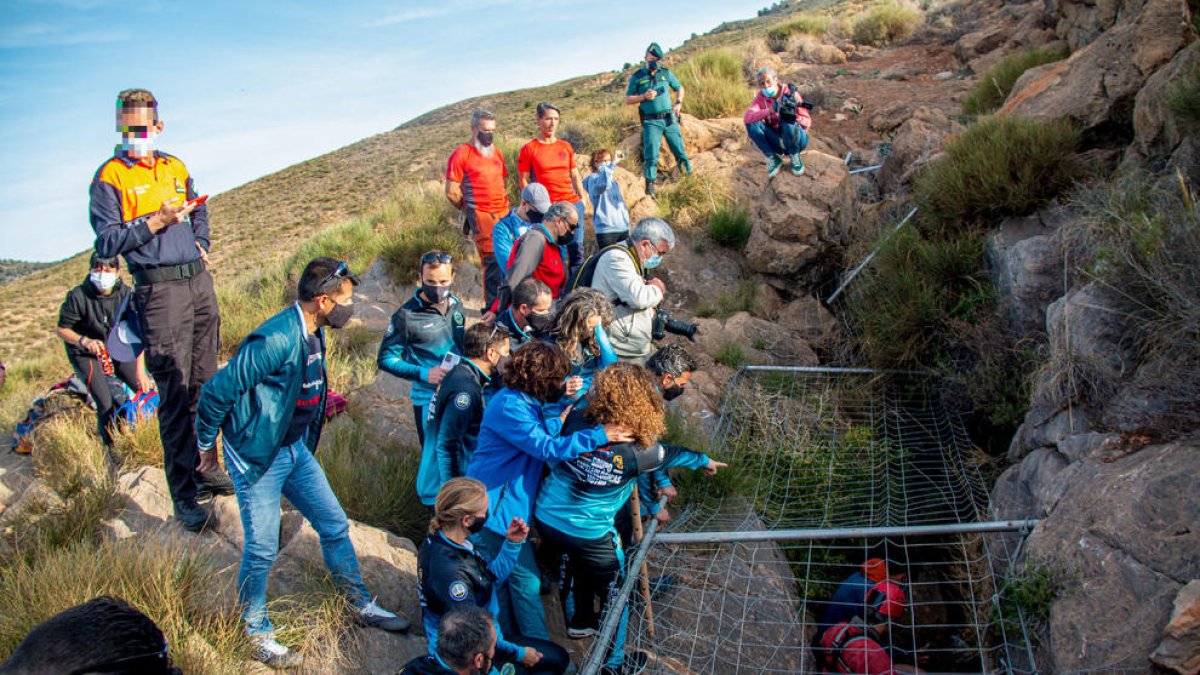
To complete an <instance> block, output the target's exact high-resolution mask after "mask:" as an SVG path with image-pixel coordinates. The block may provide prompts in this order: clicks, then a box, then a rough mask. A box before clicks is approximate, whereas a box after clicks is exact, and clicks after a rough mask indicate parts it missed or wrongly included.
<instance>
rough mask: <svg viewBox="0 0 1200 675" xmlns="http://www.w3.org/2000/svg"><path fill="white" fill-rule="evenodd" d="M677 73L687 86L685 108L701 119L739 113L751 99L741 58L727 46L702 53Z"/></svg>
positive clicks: (684, 63) (686, 62) (683, 65)
mask: <svg viewBox="0 0 1200 675" xmlns="http://www.w3.org/2000/svg"><path fill="white" fill-rule="evenodd" d="M675 74H676V76H677V77H679V81H680V82H681V83H682V84H683V86H684V87H685V88H686V89H687V100H686V101H685V102H684V110H686V111H687V112H688V113H690V114H692V115H695V116H696V117H699V118H701V119H710V118H713V117H732V116H735V115H740V114H741V113H742V111H743V110H745V109H746V105H747V104H748V103H749V102H750V91H749V89H748V87H747V85H746V80H745V79H743V77H742V60H741V58H740V57H739V56H738V55H737V54H735V53H733V52H732V51H730V50H728V49H712V50H709V51H706V52H701V53H699V54H697V55H695V56H693V57H692V58H690V59H688V60H687V61H684V62H683V63H682V64H681V65H680V66H679V69H678V70H677V71H676V72H675Z"/></svg>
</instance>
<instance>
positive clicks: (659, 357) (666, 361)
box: [646, 344, 696, 377]
mask: <svg viewBox="0 0 1200 675" xmlns="http://www.w3.org/2000/svg"><path fill="white" fill-rule="evenodd" d="M646 368H648V369H649V370H650V372H652V373H654V374H655V375H657V376H659V377H661V376H663V375H670V376H671V377H680V376H682V375H683V374H684V373H691V372H695V370H696V357H694V356H692V355H691V354H690V353H688V350H686V349H684V348H683V347H682V346H680V345H677V344H671V345H667V346H666V347H662V348H660V349H659V350H658V351H656V352H654V354H653V355H651V356H650V358H648V359H646Z"/></svg>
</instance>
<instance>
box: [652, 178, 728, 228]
mask: <svg viewBox="0 0 1200 675" xmlns="http://www.w3.org/2000/svg"><path fill="white" fill-rule="evenodd" d="M729 200H730V197H729V192H728V191H727V189H726V188H725V186H723V185H719V184H717V183H716V182H714V181H713V180H712V179H710V178H708V177H707V176H702V175H700V174H697V173H691V174H688V175H686V176H684V177H682V178H680V179H679V180H678V181H676V182H674V183H671V184H669V185H666V186H664V187H662V188H660V189H659V191H658V210H659V214H660V215H661V216H662V217H663V218H665V219H666V220H667V221H668V222H670V223H671V224H672V225H673V226H674V227H682V228H684V229H685V230H686V229H688V228H693V227H704V226H705V225H706V224H707V223H708V220H709V218H710V217H711V216H712V214H714V213H716V212H718V211H720V210H721V209H722V208H724V207H725V206H726V205H728V204H729Z"/></svg>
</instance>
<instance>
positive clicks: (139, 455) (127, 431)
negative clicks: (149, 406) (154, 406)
mask: <svg viewBox="0 0 1200 675" xmlns="http://www.w3.org/2000/svg"><path fill="white" fill-rule="evenodd" d="M113 456H114V459H116V460H117V461H118V462H120V463H121V470H122V471H133V470H135V469H139V468H141V467H143V466H155V467H162V465H163V447H162V438H161V437H160V436H159V435H158V418H157V417H151V418H149V419H141V420H138V422H137V423H136V424H130V425H122V426H121V428H120V430H119V431H118V432H117V433H116V434H114V435H113Z"/></svg>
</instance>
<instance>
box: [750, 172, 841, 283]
mask: <svg viewBox="0 0 1200 675" xmlns="http://www.w3.org/2000/svg"><path fill="white" fill-rule="evenodd" d="M804 161H805V165H806V168H807V170H806V171H805V173H804V175H803V176H801V177H799V178H796V177H795V176H791V175H787V172H786V171H785V172H783V173H781V174H780V175H778V176H776V177H775V178H774V179H771V180H770V181H768V182H767V183H766V185H765V186H763V187H762V189H761V192H760V193H759V195H758V197H757V199H756V201H755V203H754V204H753V205H752V212H751V213H752V217H753V219H754V229H753V232H752V233H751V235H750V240H749V242H748V243H747V244H746V248H745V254H746V259H747V262H748V263H749V265H750V268H751V269H753V270H754V271H756V272H760V273H762V274H765V275H768V279H769V280H770V281H771V283H772V284H773V285H776V286H779V287H782V288H784V289H785V290H790V291H798V290H800V291H802V290H803V289H804V288H806V287H809V286H811V285H814V284H815V283H817V282H819V281H821V280H822V279H823V278H824V277H826V276H828V275H829V274H830V273H831V271H832V270H833V269H836V268H837V267H838V261H839V259H840V254H841V251H842V247H843V246H844V244H845V241H844V235H845V231H846V229H847V228H848V227H849V226H850V224H851V222H850V220H851V219H852V218H853V217H854V187H853V183H852V181H851V180H850V175H849V170H848V169H847V168H846V165H845V164H844V163H843V162H842V160H841V158H839V157H833V156H831V155H826V154H824V153H820V152H814V151H809V152H806V153H804ZM755 170H759V171H761V168H760V167H749V168H746V169H743V171H755ZM760 183H761V180H760Z"/></svg>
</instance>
